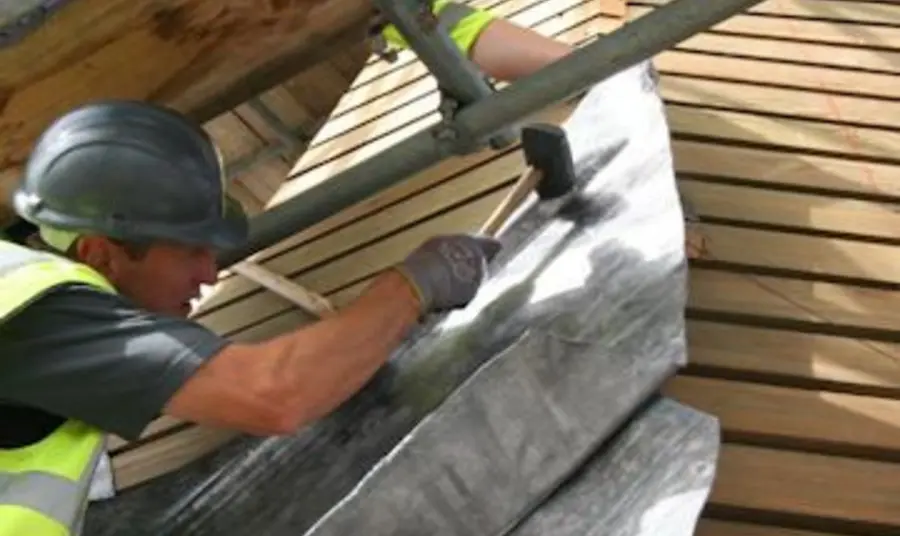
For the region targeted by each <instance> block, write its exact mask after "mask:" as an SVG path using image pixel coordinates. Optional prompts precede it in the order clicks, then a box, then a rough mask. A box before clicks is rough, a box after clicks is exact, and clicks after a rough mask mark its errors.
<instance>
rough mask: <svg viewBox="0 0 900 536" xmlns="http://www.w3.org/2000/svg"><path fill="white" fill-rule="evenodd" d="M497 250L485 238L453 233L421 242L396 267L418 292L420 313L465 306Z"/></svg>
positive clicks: (487, 238) (497, 244)
mask: <svg viewBox="0 0 900 536" xmlns="http://www.w3.org/2000/svg"><path fill="white" fill-rule="evenodd" d="M498 251H500V242H499V241H497V240H495V239H493V238H489V237H484V236H475V235H466V234H456V235H444V236H436V237H434V238H430V239H428V240H427V241H425V242H424V243H423V244H422V245H421V246H419V247H418V248H416V249H415V250H414V251H413V252H412V253H410V254H409V256H407V257H406V259H404V260H403V262H401V263H400V264H398V265H397V268H398V269H399V270H400V272H401V273H403V274H404V275H405V276H406V278H407V279H408V280H409V282H410V283H411V284H412V286H413V288H414V290H415V291H416V292H417V293H418V295H419V298H420V301H421V304H422V313H423V314H424V313H428V312H438V311H446V310H449V309H456V308H460V307H464V306H465V305H466V304H468V303H469V302H470V301H471V300H472V298H474V297H475V294H476V293H477V292H478V288H479V287H480V286H481V283H482V281H484V278H485V276H486V275H487V267H488V262H490V260H491V259H493V258H494V256H495V255H496V254H497V252H498Z"/></svg>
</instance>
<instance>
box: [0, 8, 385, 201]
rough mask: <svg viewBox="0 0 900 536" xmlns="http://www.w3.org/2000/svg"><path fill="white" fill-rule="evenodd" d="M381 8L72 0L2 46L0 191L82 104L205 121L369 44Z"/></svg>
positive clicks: (0, 13)
mask: <svg viewBox="0 0 900 536" xmlns="http://www.w3.org/2000/svg"><path fill="white" fill-rule="evenodd" d="M9 1H10V0H0V8H3V7H4V5H5V4H4V3H8V2H9ZM20 1H21V0H16V2H20ZM4 13H7V14H8V13H9V11H8V10H4V9H0V19H2V18H3V14H4ZM370 13H371V7H370V6H369V1H368V0H292V1H283V2H273V1H268V2H266V1H263V2H259V1H251V0H154V1H148V2H135V1H133V0H72V1H71V2H68V3H66V4H64V5H63V7H62V8H61V9H60V10H59V11H58V12H56V13H55V14H53V15H52V16H51V17H49V18H48V19H47V20H46V21H45V22H44V23H43V24H42V25H40V26H39V27H37V28H36V29H35V30H33V31H32V32H31V33H29V34H28V35H26V36H25V38H24V39H23V40H21V41H19V42H18V43H15V44H12V45H9V46H7V47H6V48H0V135H2V139H3V146H2V148H0V183H2V184H0V193H5V191H6V190H8V189H9V188H10V186H9V184H10V183H11V181H15V180H16V178H17V176H18V174H17V171H19V170H20V167H21V165H22V163H23V161H24V159H25V158H26V156H27V154H28V151H29V149H30V148H31V145H32V144H33V142H34V140H35V138H36V136H37V135H38V134H39V133H40V132H41V131H42V130H43V129H44V128H46V126H47V125H48V124H49V123H50V122H51V121H52V120H53V119H54V118H56V117H58V116H59V115H61V114H62V113H65V111H67V110H69V109H71V108H72V107H74V106H77V105H79V104H81V103H84V102H86V101H90V100H95V99H100V98H135V99H143V100H150V101H154V102H160V103H163V104H166V105H169V106H172V107H174V108H176V109H179V110H181V111H183V112H185V113H187V114H188V115H190V116H191V117H192V118H194V119H196V120H198V121H201V122H205V121H207V120H209V119H212V118H213V117H215V116H217V115H219V114H221V113H223V112H225V111H228V110H230V109H232V108H234V107H236V106H238V105H239V104H241V103H242V102H244V101H246V100H247V99H249V98H251V97H253V96H255V95H257V94H259V93H261V92H262V91H264V90H266V89H268V88H271V87H273V86H275V85H277V84H280V83H282V82H284V81H286V80H287V79H289V78H290V77H291V76H292V75H294V74H296V73H298V72H299V71H301V70H303V69H305V68H307V67H310V66H311V65H313V64H315V63H317V62H319V61H321V60H323V59H326V58H328V57H329V56H330V55H331V54H332V52H333V51H335V50H339V49H342V47H344V46H345V45H347V44H349V43H352V42H355V43H359V42H361V41H362V40H364V39H365V32H366V26H367V23H368V18H369V14H370Z"/></svg>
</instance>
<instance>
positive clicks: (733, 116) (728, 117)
mask: <svg viewBox="0 0 900 536" xmlns="http://www.w3.org/2000/svg"><path fill="white" fill-rule="evenodd" d="M667 115H668V120H669V126H670V129H671V130H672V132H673V134H674V135H676V136H677V135H692V136H704V137H708V138H711V139H715V138H720V139H723V140H729V141H733V142H734V141H738V142H749V143H756V144H765V145H770V146H775V147H779V146H780V147H785V148H790V149H796V150H814V151H825V152H831V153H838V154H843V155H855V156H859V157H870V158H881V159H889V160H892V161H896V162H900V154H898V152H897V147H900V132H893V131H886V130H876V129H873V128H867V127H849V126H846V125H836V124H832V123H821V122H817V121H811V120H805V119H787V118H776V117H763V116H759V115H753V114H750V113H744V112H728V111H722V110H710V109H704V108H695V107H689V106H682V105H680V104H672V105H669V106H668V107H667Z"/></svg>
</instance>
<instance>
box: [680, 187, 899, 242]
mask: <svg viewBox="0 0 900 536" xmlns="http://www.w3.org/2000/svg"><path fill="white" fill-rule="evenodd" d="M679 189H680V190H681V192H682V193H683V194H684V196H685V198H686V199H688V200H689V201H690V202H691V204H692V205H694V209H695V210H696V211H697V213H698V214H699V215H700V216H701V218H702V217H703V216H707V217H716V218H728V219H730V220H737V221H744V222H759V223H770V224H775V225H786V226H791V227H797V228H801V229H809V230H814V231H829V232H835V233H852V234H858V235H862V236H871V237H878V238H887V239H894V240H896V239H900V212H898V210H897V208H898V206H897V205H890V204H886V203H875V202H870V201H857V200H854V199H842V198H838V197H827V196H818V195H809V194H801V193H790V192H779V191H774V190H766V189H764V188H755V187H752V186H731V185H726V184H710V183H704V182H698V181H692V180H681V181H680V182H679ZM844 242H845V241H837V242H835V243H834V244H835V250H834V251H835V253H837V252H838V251H844V252H845V253H847V254H849V253H850V252H851V251H854V250H853V248H854V247H855V246H851V245H848V244H846V243H844ZM839 244H840V245H839ZM810 247H815V246H812V245H810ZM881 247H883V246H881ZM845 248H850V249H845ZM855 251H860V252H861V251H862V250H855ZM867 251H870V252H875V251H878V249H877V248H876V249H872V250H867ZM882 251H885V252H888V251H891V249H890V248H887V249H883V250H882ZM897 251H898V252H900V248H897Z"/></svg>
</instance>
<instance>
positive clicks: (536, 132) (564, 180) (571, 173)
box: [481, 123, 576, 236]
mask: <svg viewBox="0 0 900 536" xmlns="http://www.w3.org/2000/svg"><path fill="white" fill-rule="evenodd" d="M521 138H522V150H523V151H524V153H525V161H526V162H527V163H528V167H527V168H526V169H525V171H524V172H523V173H522V175H521V176H520V177H519V180H518V181H516V183H515V185H513V188H512V190H510V192H509V194H507V196H506V197H505V198H504V199H503V201H501V202H500V204H499V205H498V206H497V208H496V209H495V210H494V212H493V213H492V214H491V215H490V217H488V219H487V220H486V221H485V223H484V225H482V227H481V232H482V234H485V235H488V236H494V235H495V234H496V233H497V231H498V230H499V229H500V227H501V226H502V225H503V223H504V222H505V221H506V220H507V218H509V216H510V214H512V213H513V212H514V211H515V210H516V208H518V206H519V205H520V204H521V203H522V201H524V200H525V198H526V197H528V194H529V193H531V191H532V190H534V191H536V192H537V195H538V198H539V199H540V200H541V201H546V200H550V199H557V198H559V197H562V196H564V195H566V194H567V193H569V192H571V191H572V189H573V188H575V184H576V177H575V163H574V162H573V160H572V151H571V149H570V148H569V141H568V139H567V138H566V132H565V131H564V130H563V129H562V128H561V127H558V126H556V125H551V124H546V123H540V124H535V125H528V126H526V127H524V128H523V129H522V136H521Z"/></svg>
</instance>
